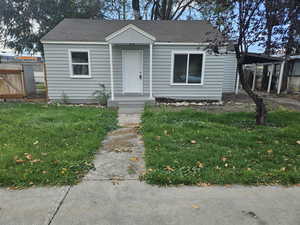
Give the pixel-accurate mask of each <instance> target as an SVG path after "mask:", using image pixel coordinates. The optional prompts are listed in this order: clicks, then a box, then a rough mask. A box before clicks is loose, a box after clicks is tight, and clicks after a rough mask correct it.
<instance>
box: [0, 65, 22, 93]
mask: <svg viewBox="0 0 300 225" xmlns="http://www.w3.org/2000/svg"><path fill="white" fill-rule="evenodd" d="M24 96H25V89H24V79H23V73H22V70H21V69H0V98H23V97H24Z"/></svg>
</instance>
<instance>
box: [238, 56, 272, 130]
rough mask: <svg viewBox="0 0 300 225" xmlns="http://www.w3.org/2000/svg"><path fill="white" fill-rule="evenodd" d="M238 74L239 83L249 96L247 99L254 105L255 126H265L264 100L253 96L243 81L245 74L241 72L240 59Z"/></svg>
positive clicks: (255, 95)
mask: <svg viewBox="0 0 300 225" xmlns="http://www.w3.org/2000/svg"><path fill="white" fill-rule="evenodd" d="M238 72H239V75H240V81H241V84H242V87H243V89H244V90H245V91H246V93H247V94H248V95H249V97H250V98H251V99H252V100H253V101H254V103H255V105H256V124H257V125H265V124H266V116H267V109H266V105H265V103H264V99H263V98H262V97H260V96H258V95H257V94H255V93H254V92H253V91H252V90H251V88H250V86H249V84H248V83H247V81H246V79H245V73H244V70H243V63H242V62H241V60H240V59H238Z"/></svg>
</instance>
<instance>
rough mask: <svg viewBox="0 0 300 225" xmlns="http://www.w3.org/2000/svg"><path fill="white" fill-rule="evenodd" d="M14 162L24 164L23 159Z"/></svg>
mask: <svg viewBox="0 0 300 225" xmlns="http://www.w3.org/2000/svg"><path fill="white" fill-rule="evenodd" d="M15 161H16V163H24V162H25V160H23V159H15Z"/></svg>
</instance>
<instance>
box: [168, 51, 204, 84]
mask: <svg viewBox="0 0 300 225" xmlns="http://www.w3.org/2000/svg"><path fill="white" fill-rule="evenodd" d="M176 54H187V55H188V61H187V71H186V73H187V74H186V75H187V77H186V83H174V79H173V78H174V59H175V55H176ZM191 54H202V55H203V56H202V71H201V83H196V84H195V83H190V84H189V83H187V80H188V72H189V71H188V69H189V58H190V55H191ZM204 71H205V51H172V63H171V80H170V85H174V86H202V85H204Z"/></svg>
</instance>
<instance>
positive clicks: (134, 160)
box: [129, 157, 139, 162]
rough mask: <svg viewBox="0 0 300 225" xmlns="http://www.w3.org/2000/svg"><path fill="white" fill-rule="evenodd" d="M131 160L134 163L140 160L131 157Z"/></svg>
mask: <svg viewBox="0 0 300 225" xmlns="http://www.w3.org/2000/svg"><path fill="white" fill-rule="evenodd" d="M129 160H130V161H132V162H138V161H139V158H138V157H131V158H130V159H129Z"/></svg>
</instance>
